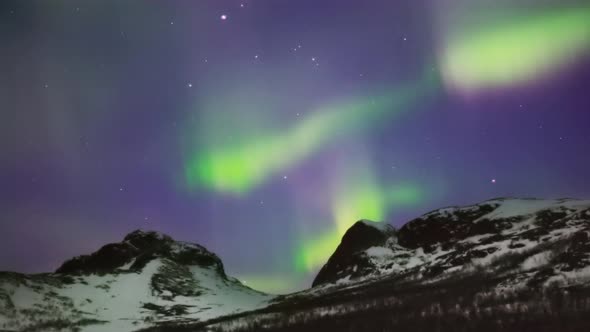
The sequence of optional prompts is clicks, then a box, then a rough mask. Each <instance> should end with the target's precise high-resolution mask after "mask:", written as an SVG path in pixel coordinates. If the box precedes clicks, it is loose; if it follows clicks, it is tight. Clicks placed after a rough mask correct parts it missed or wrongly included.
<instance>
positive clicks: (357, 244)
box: [313, 221, 393, 286]
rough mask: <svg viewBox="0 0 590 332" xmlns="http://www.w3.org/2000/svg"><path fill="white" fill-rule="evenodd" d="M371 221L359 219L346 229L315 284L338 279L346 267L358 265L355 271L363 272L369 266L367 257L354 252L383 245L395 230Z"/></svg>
mask: <svg viewBox="0 0 590 332" xmlns="http://www.w3.org/2000/svg"><path fill="white" fill-rule="evenodd" d="M370 223H371V222H369V221H357V222H356V223H355V224H354V225H353V226H352V227H350V228H349V229H348V231H346V233H345V234H344V236H343V237H342V241H341V242H340V245H338V248H336V251H335V252H334V254H332V256H331V257H330V259H329V260H328V262H327V263H326V264H325V265H324V266H323V267H322V269H321V270H320V272H319V273H318V275H317V276H316V278H315V279H314V281H313V286H316V285H320V284H323V283H327V282H333V281H335V280H337V279H338V278H339V272H341V271H342V269H343V268H344V267H353V266H356V267H355V268H354V269H355V271H354V272H353V273H359V274H362V271H363V269H364V268H366V267H368V266H369V265H368V262H367V260H366V257H363V256H359V255H354V254H355V253H357V252H359V251H363V250H365V249H368V248H370V247H372V246H380V245H383V244H384V243H385V241H386V240H387V238H388V236H389V235H390V233H391V232H393V228H391V230H390V232H388V231H384V230H382V229H379V228H377V227H375V226H372V225H371V224H370Z"/></svg>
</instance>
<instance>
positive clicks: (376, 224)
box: [358, 219, 394, 232]
mask: <svg viewBox="0 0 590 332" xmlns="http://www.w3.org/2000/svg"><path fill="white" fill-rule="evenodd" d="M358 222H360V223H363V224H364V225H367V226H371V227H373V228H376V229H378V230H380V231H382V232H390V231H392V230H393V229H394V228H393V226H391V225H390V224H388V223H386V222H383V221H372V220H368V219H361V220H359V221H358Z"/></svg>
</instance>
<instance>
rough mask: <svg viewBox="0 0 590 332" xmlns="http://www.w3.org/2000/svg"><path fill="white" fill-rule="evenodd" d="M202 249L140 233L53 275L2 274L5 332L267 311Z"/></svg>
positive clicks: (260, 297)
mask: <svg viewBox="0 0 590 332" xmlns="http://www.w3.org/2000/svg"><path fill="white" fill-rule="evenodd" d="M271 298H272V296H270V295H267V294H263V293H260V292H258V291H255V290H252V289H250V288H248V287H246V286H244V285H243V284H241V283H240V282H239V281H238V280H236V279H234V278H230V277H228V276H226V275H225V272H224V270H223V265H222V262H221V260H220V259H219V258H218V257H217V256H216V255H215V254H213V253H211V252H209V251H207V250H206V249H205V248H204V247H202V246H199V245H197V244H191V243H184V242H177V241H174V240H172V239H171V238H170V237H168V236H166V235H163V234H160V233H156V232H144V231H135V232H132V233H130V234H128V235H127V236H126V237H125V238H124V240H123V241H122V242H119V243H112V244H107V245H105V246H104V247H102V248H100V249H99V250H98V251H96V252H95V253H93V254H91V255H85V256H79V257H75V258H73V259H71V260H69V261H67V262H65V263H64V264H63V265H62V266H61V267H60V268H59V269H57V271H56V272H55V273H48V274H36V275H23V274H18V273H10V272H0V331H4V330H6V331H52V330H59V329H64V330H67V331H70V330H74V331H134V330H137V329H140V328H144V327H147V326H151V325H153V324H155V323H156V322H162V321H170V320H174V321H176V322H180V321H183V320H191V321H199V320H207V319H211V318H214V317H218V316H222V315H227V314H232V313H237V312H241V311H246V310H253V309H256V308H260V307H264V306H266V305H267V303H268V301H269V300H270V299H271Z"/></svg>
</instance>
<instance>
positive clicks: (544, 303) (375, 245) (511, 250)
mask: <svg viewBox="0 0 590 332" xmlns="http://www.w3.org/2000/svg"><path fill="white" fill-rule="evenodd" d="M589 234H590V201H583V200H574V199H558V200H538V199H509V198H500V199H493V200H488V201H485V202H481V203H479V204H475V205H470V206H463V207H449V208H444V209H439V210H435V211H432V212H429V213H427V214H425V215H423V216H421V217H419V218H416V219H414V220H411V221H410V222H408V223H406V224H405V225H403V226H402V227H401V228H399V229H394V228H393V227H391V226H389V225H387V224H385V223H375V222H370V221H366V220H362V221H359V222H357V223H356V224H354V225H353V226H352V227H351V228H350V229H349V230H348V231H347V232H346V234H345V235H344V236H343V238H342V241H341V243H340V245H339V246H338V247H337V249H336V250H335V252H334V253H333V255H332V256H331V257H330V259H329V260H328V261H327V262H326V264H325V265H324V266H323V267H322V269H321V270H320V271H319V273H318V274H317V276H316V278H315V280H314V281H313V286H314V287H312V288H310V289H308V290H305V291H302V292H298V293H294V294H289V295H284V296H279V297H277V298H275V299H273V301H272V302H271V303H270V305H269V306H268V307H266V308H263V309H259V310H255V311H252V312H248V313H243V314H238V315H234V316H231V317H222V318H220V319H217V320H213V321H210V322H207V323H195V324H189V325H188V327H185V328H183V329H180V328H178V329H161V328H152V329H149V330H148V331H150V332H156V331H205V330H207V331H209V330H212V331H233V332H253V331H276V332H287V331H289V332H291V331H306V332H312V331H322V332H324V331H339V332H344V331H424V332H430V331H440V332H447V331H448V332H451V331H478V332H487V331H490V332H491V331H514V332H516V331H519V332H520V331H535V332H540V331H542V332H553V331H560V332H564V331H571V332H573V331H590V240H589Z"/></svg>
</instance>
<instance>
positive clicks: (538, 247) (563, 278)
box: [313, 199, 590, 287]
mask: <svg viewBox="0 0 590 332" xmlns="http://www.w3.org/2000/svg"><path fill="white" fill-rule="evenodd" d="M589 235H590V201H583V200H574V199H559V200H538V199H493V200H489V201H485V202H482V203H479V204H476V205H471V206H465V207H449V208H444V209H439V210H436V211H432V212H430V213H427V214H425V215H423V216H421V217H419V218H417V219H414V220H412V221H410V222H408V223H407V224H405V225H404V226H403V227H401V228H400V229H399V230H395V229H393V228H389V227H386V228H384V227H383V224H381V223H372V222H368V221H361V222H358V223H356V224H355V225H354V226H352V227H351V228H350V229H349V230H348V232H347V233H346V234H345V235H344V237H343V239H342V242H341V244H340V246H339V247H338V248H337V250H336V251H335V252H334V254H333V255H332V257H331V258H330V259H329V260H328V262H327V263H326V264H325V265H324V267H323V268H322V269H321V270H320V272H319V273H318V275H317V277H316V278H315V280H314V283H313V284H314V286H319V285H329V284H351V283H354V282H359V281H367V280H371V279H379V278H380V277H384V276H392V275H395V276H407V278H412V280H416V279H422V280H430V281H431V280H436V279H440V278H443V277H445V276H448V275H449V274H453V273H454V274H457V273H470V272H473V271H474V270H476V269H484V270H485V271H486V272H487V273H493V272H494V271H497V273H498V274H501V275H503V276H504V275H509V276H510V278H508V279H506V280H504V282H503V283H502V285H501V286H502V287H525V286H526V287H528V286H531V285H532V284H537V285H544V286H548V285H549V284H551V283H563V284H572V283H587V282H588V281H590V241H589ZM516 257H518V258H516ZM509 259H512V260H514V259H519V260H522V262H521V264H520V265H519V266H518V267H517V268H514V267H511V268H510V269H506V261H507V260H509Z"/></svg>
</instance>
